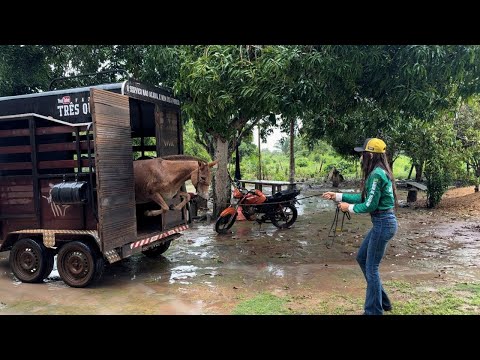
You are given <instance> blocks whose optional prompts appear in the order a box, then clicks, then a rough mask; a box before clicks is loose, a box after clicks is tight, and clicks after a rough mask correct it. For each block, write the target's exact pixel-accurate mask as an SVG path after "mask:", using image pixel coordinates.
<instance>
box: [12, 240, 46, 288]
mask: <svg viewBox="0 0 480 360" xmlns="http://www.w3.org/2000/svg"><path fill="white" fill-rule="evenodd" d="M52 254H53V252H51V251H49V249H47V248H46V247H45V245H43V244H42V243H39V242H37V241H35V240H33V239H27V238H26V239H21V240H18V241H17V242H16V243H15V244H14V245H13V247H12V250H10V258H9V262H10V267H11V268H12V271H13V274H14V275H15V276H16V277H17V278H18V279H19V280H20V281H22V282H26V283H38V282H42V280H43V279H45V278H46V277H47V276H48V275H49V274H50V272H51V271H52V269H51V268H50V263H51V264H52V268H53V255H52ZM49 270H50V272H49Z"/></svg>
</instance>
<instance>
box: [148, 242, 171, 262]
mask: <svg viewBox="0 0 480 360" xmlns="http://www.w3.org/2000/svg"><path fill="white" fill-rule="evenodd" d="M171 243H172V240H168V241H165V242H164V243H161V244H160V245H158V246H155V247H154V248H152V249H148V250H144V251H142V253H143V254H144V255H145V256H147V257H149V258H157V257H159V256H160V255H162V254H163V253H164V252H165V251H167V250H168V248H169V247H170V244H171Z"/></svg>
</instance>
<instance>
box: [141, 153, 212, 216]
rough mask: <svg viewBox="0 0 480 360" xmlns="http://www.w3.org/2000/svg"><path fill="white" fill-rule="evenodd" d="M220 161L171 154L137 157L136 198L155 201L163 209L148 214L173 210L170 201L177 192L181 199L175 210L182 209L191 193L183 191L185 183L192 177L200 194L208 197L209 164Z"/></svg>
mask: <svg viewBox="0 0 480 360" xmlns="http://www.w3.org/2000/svg"><path fill="white" fill-rule="evenodd" d="M217 162H218V161H212V162H210V163H207V162H205V161H203V160H201V159H199V158H196V157H194V156H189V155H169V156H165V157H163V158H155V159H147V160H137V161H134V162H133V174H134V177H135V202H136V203H137V204H144V203H147V202H150V201H154V202H156V203H157V204H158V205H160V206H161V209H160V210H147V211H145V215H146V216H157V215H160V214H162V213H163V212H166V211H168V210H170V208H169V206H168V205H167V201H169V200H171V199H172V198H173V197H174V196H176V195H177V194H178V195H179V196H180V197H181V198H182V202H180V203H179V204H178V205H176V206H175V207H173V208H172V210H180V209H181V208H182V207H183V206H184V205H185V204H186V203H187V202H188V201H190V195H189V194H188V193H187V192H184V191H180V188H181V187H182V185H183V184H184V183H185V181H187V180H189V179H190V180H191V181H192V184H193V186H195V189H196V190H197V194H198V195H199V196H200V197H202V198H204V199H208V188H209V186H210V181H211V179H212V172H211V171H210V168H211V167H212V166H214V165H215V164H217Z"/></svg>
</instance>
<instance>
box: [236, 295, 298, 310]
mask: <svg viewBox="0 0 480 360" xmlns="http://www.w3.org/2000/svg"><path fill="white" fill-rule="evenodd" d="M287 303H288V299H285V298H281V297H278V296H275V295H272V294H269V293H262V294H259V295H257V296H255V297H254V298H251V299H248V300H245V301H243V302H241V303H239V304H238V305H237V306H236V307H235V309H233V311H232V314H234V315H287V314H292V312H291V311H290V310H288V309H287V307H286V305H287Z"/></svg>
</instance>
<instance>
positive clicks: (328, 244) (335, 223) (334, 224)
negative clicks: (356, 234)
mask: <svg viewBox="0 0 480 360" xmlns="http://www.w3.org/2000/svg"><path fill="white" fill-rule="evenodd" d="M339 213H340V208H339V207H337V210H336V211H335V217H334V218H333V222H332V226H330V230H329V231H328V237H331V238H332V240H331V241H328V239H327V240H326V241H325V246H326V247H327V249H330V248H331V247H332V245H333V242H334V241H335V237H336V236H337V231H340V232H342V231H343V223H344V221H345V217H347V219H348V220H350V219H351V217H350V213H349V212H348V211H346V212H344V213H343V217H342V226H341V227H340V230H339V229H338V218H339V216H338V215H339ZM332 230H333V232H332Z"/></svg>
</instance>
